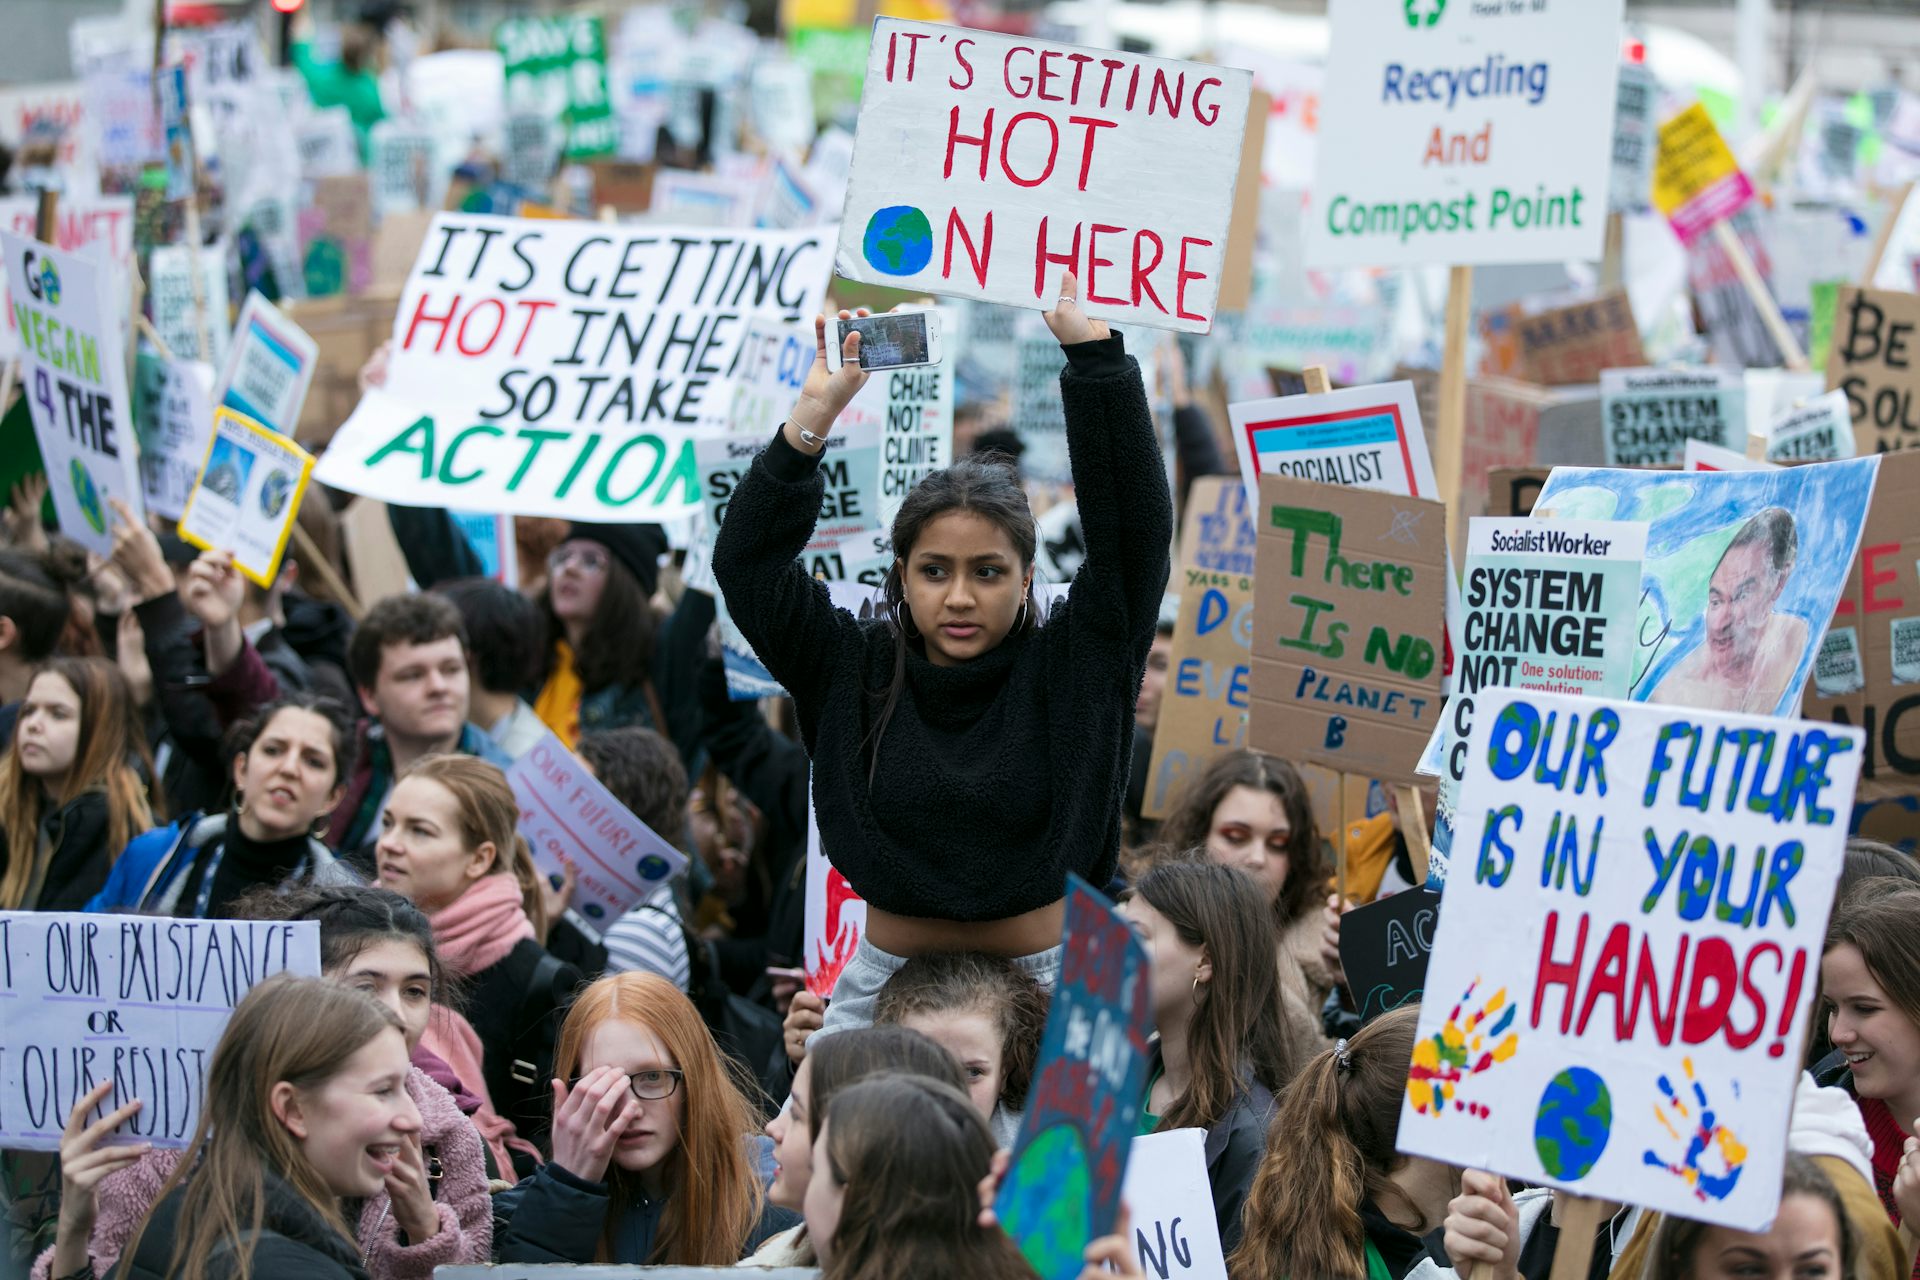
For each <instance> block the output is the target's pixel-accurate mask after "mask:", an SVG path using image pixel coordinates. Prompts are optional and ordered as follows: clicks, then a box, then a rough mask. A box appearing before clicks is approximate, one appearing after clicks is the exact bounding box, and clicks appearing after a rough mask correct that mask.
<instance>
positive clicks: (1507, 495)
mask: <svg viewBox="0 0 1920 1280" xmlns="http://www.w3.org/2000/svg"><path fill="white" fill-rule="evenodd" d="M1550 473H1551V468H1548V467H1495V468H1494V469H1493V470H1492V471H1491V472H1489V473H1488V474H1487V514H1488V515H1490V516H1524V515H1531V514H1533V501H1534V499H1535V498H1537V497H1539V496H1540V489H1541V486H1543V485H1545V484H1546V482H1547V476H1548V475H1549V474H1550Z"/></svg>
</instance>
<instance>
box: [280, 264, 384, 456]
mask: <svg viewBox="0 0 1920 1280" xmlns="http://www.w3.org/2000/svg"><path fill="white" fill-rule="evenodd" d="M402 274H404V271H403V273H402ZM397 298H398V294H397V293H396V294H389V295H387V296H386V297H375V296H367V297H362V298H347V297H336V298H316V299H311V300H305V301H300V302H289V303H288V304H287V307H286V314H287V316H288V318H289V319H291V320H292V321H293V322H294V324H296V325H298V326H299V327H300V329H301V331H302V332H303V333H305V334H306V335H307V336H308V337H310V338H312V339H313V343H314V346H315V347H316V348H317V353H316V355H315V357H314V368H313V381H312V382H311V383H310V384H309V385H308V388H307V399H306V403H305V404H304V405H302V406H301V409H300V426H299V430H298V431H297V432H296V433H295V434H296V436H297V437H298V438H299V439H300V440H302V441H304V442H306V443H307V444H308V445H309V446H316V447H325V446H326V444H327V443H328V442H329V441H330V440H331V439H332V438H333V434H334V432H335V431H336V430H338V429H339V426H340V424H341V423H343V422H345V421H346V420H347V419H348V418H349V417H350V416H352V414H353V410H354V406H355V405H357V404H359V403H360V369H361V367H362V366H364V365H365V364H366V363H367V358H368V357H369V356H371V355H372V354H373V352H374V349H375V348H376V347H378V346H379V345H380V344H381V343H382V342H385V341H386V340H387V338H388V337H389V336H390V335H391V334H392V332H393V308H394V305H395V303H396V300H397Z"/></svg>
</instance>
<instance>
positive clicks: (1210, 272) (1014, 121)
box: [834, 0, 1617, 333]
mask: <svg viewBox="0 0 1920 1280" xmlns="http://www.w3.org/2000/svg"><path fill="white" fill-rule="evenodd" d="M1616 3H1617V0H1616ZM1252 86H1253V77H1252V75H1251V74H1250V73H1249V72H1246V71H1243V70H1237V69H1234V68H1228V67H1213V66H1207V65H1205V64H1203V63H1194V62H1172V61H1169V60H1167V59H1164V58H1149V57H1144V56H1142V55H1139V54H1132V53H1118V52H1115V51H1113V50H1111V49H1082V48H1079V47H1077V46H1075V45H1066V44H1055V43H1052V42H1050V41H1046V40H1033V39H1029V38H1027V37H1023V36H1007V35H1000V34H997V33H994V32H990V31H971V30H966V29H964V28H957V27H950V26H943V25H939V24H936V23H929V22H906V21H903V20H901V19H898V18H881V19H880V20H879V21H877V22H876V23H874V34H873V43H872V47H871V49H870V51H869V53H868V63H867V77H866V85H865V88H864V90H863V91H862V93H861V98H860V120H859V127H858V130H857V132H856V135H855V145H854V155H853V173H852V176H851V178H850V180H849V182H848V186H847V201H846V209H845V212H844V216H843V220H842V222H841V224H840V247H839V250H838V252H837V254H836V255H835V258H834V266H835V269H836V270H837V271H838V272H839V273H840V274H841V275H842V276H845V277H846V278H847V279H849V280H859V281H865V282H867V283H870V284H883V285H890V286H893V287H896V288H901V289H920V290H926V291H928V292H931V293H938V294H948V295H952V296H956V297H963V298H979V299H983V300H985V301H989V302H1003V303H1006V304H1008V305H1009V306H1016V307H1028V308H1034V309H1039V310H1047V309H1049V308H1051V307H1052V306H1053V305H1054V302H1055V299H1056V298H1057V297H1058V294H1059V289H1058V285H1059V282H1060V275H1061V272H1062V271H1064V270H1069V269H1071V270H1072V271H1073V272H1074V273H1075V274H1076V275H1077V276H1078V277H1079V280H1080V304H1081V308H1082V309H1083V310H1084V311H1085V312H1086V313H1087V314H1088V315H1092V316H1099V317H1102V318H1105V319H1109V320H1119V321H1127V322H1129V323H1132V324H1139V325H1151V326H1155V327H1158V328H1165V329H1181V330H1186V331H1189V332H1194V333H1205V332H1206V331H1207V330H1208V329H1209V328H1210V327H1211V326H1212V323H1213V311H1214V300H1215V297H1216V296H1217V294H1218V292H1219V288H1220V272H1221V269H1222V264H1223V262H1224V259H1225V254H1226V245H1227V222H1228V219H1229V218H1230V216H1231V214H1232V211H1233V198H1234V186H1235V183H1236V181H1237V180H1238V177H1239V168H1240V143H1241V138H1242V136H1243V135H1244V134H1245V133H1246V124H1247V101H1248V98H1249V96H1250V95H1251V93H1252Z"/></svg>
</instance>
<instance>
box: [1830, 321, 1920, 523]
mask: <svg viewBox="0 0 1920 1280" xmlns="http://www.w3.org/2000/svg"><path fill="white" fill-rule="evenodd" d="M1835 387H1838V388H1839V389H1840V390H1842V391H1844V392H1846V393H1847V409H1848V411H1849V413H1850V415H1851V416H1852V418H1853V438H1854V442H1855V444H1856V446H1857V447H1858V448H1859V450H1860V452H1861V453H1886V452H1889V451H1891V450H1895V449H1912V448H1916V447H1920V403H1916V401H1920V295H1916V294H1911V293H1894V292H1891V291H1889V290H1886V289H1860V288H1856V287H1854V286H1852V285H1848V286H1846V287H1844V288H1842V289H1841V290H1840V295H1839V298H1838V300H1837V301H1836V302H1835V304H1834V308H1833V344H1832V347H1831V350H1830V352H1829V354H1828V356H1827V389H1828V390H1832V389H1834V388H1835ZM1882 474H1884V473H1882ZM1882 483H1883V484H1884V483H1885V481H1884V480H1883V481H1882ZM1874 506H1875V508H1876V509H1878V507H1879V501H1878V497H1877V495H1876V499H1875V503H1874Z"/></svg>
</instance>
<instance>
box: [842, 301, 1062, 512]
mask: <svg viewBox="0 0 1920 1280" xmlns="http://www.w3.org/2000/svg"><path fill="white" fill-rule="evenodd" d="M946 319H947V322H948V323H949V325H951V324H953V323H954V319H953V317H952V315H951V314H950V313H948V314H947V316H946ZM873 382H880V383H882V384H883V390H884V391H885V394H886V401H885V403H886V415H887V416H886V421H885V423H884V424H883V425H882V427H881V437H880V449H881V453H880V521H879V523H880V526H881V527H882V528H891V527H892V526H893V517H894V515H895V514H896V513H897V512H898V511H899V510H900V504H901V503H902V502H905V501H906V499H907V494H908V493H910V492H911V491H912V490H913V487H914V486H915V485H917V484H919V483H920V482H921V481H922V480H924V479H925V478H926V477H927V474H928V473H929V472H932V471H937V470H939V469H940V468H941V467H944V466H946V465H947V464H948V463H950V462H952V461H953V392H954V385H953V384H954V372H953V362H952V361H951V360H948V361H944V362H942V363H940V364H935V365H925V366H922V367H919V368H914V369H893V370H889V371H887V372H886V373H885V374H884V375H883V376H881V377H877V378H875V379H873ZM868 385H869V386H871V385H872V383H869V384H868ZM861 398H862V397H859V396H856V397H854V399H855V402H856V403H857V402H858V401H859V400H860V399H861ZM1063 421H1064V419H1063Z"/></svg>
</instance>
